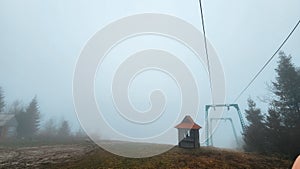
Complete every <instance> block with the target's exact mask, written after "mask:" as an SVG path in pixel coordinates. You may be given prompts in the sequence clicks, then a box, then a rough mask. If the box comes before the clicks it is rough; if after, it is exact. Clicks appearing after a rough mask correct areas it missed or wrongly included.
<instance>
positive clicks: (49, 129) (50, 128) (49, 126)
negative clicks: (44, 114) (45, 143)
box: [41, 119, 58, 138]
mask: <svg viewBox="0 0 300 169" xmlns="http://www.w3.org/2000/svg"><path fill="white" fill-rule="evenodd" d="M57 133H58V131H57V128H56V126H55V122H54V120H53V119H49V120H48V121H47V122H46V123H45V126H44V129H43V130H42V131H41V135H42V136H44V137H50V138H54V137H56V135H57Z"/></svg>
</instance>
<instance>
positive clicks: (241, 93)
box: [234, 20, 300, 102]
mask: <svg viewBox="0 0 300 169" xmlns="http://www.w3.org/2000/svg"><path fill="white" fill-rule="evenodd" d="M299 24H300V20H298V22H297V24H296V25H295V26H294V28H293V29H292V31H291V32H290V33H289V35H288V36H287V37H286V38H285V40H284V41H283V42H282V43H281V45H280V46H279V48H278V49H277V50H276V51H275V52H274V54H273V55H272V56H271V57H270V59H269V60H268V61H267V62H266V63H265V64H264V65H263V67H262V68H261V69H260V70H259V71H258V72H257V73H256V74H255V76H254V77H253V78H252V80H251V81H250V82H249V83H248V84H247V86H246V87H245V88H244V89H243V90H242V91H241V92H240V94H239V95H238V96H237V97H236V99H235V100H234V102H237V101H238V100H239V99H240V97H241V96H242V95H243V94H244V93H245V91H246V90H247V89H248V88H249V87H250V86H251V84H252V83H253V82H254V81H255V80H256V79H257V77H258V76H259V75H260V74H261V73H262V72H263V70H264V69H265V68H266V67H267V65H268V64H269V63H270V62H271V61H272V60H273V59H274V57H275V56H276V54H277V53H278V52H279V51H280V50H281V48H282V47H283V46H284V44H285V43H286V42H287V41H288V39H289V38H290V37H291V36H292V34H293V33H294V31H295V30H296V29H297V27H298V26H299Z"/></svg>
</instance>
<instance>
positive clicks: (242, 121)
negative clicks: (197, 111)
mask: <svg viewBox="0 0 300 169" xmlns="http://www.w3.org/2000/svg"><path fill="white" fill-rule="evenodd" d="M216 107H227V108H228V109H230V107H234V108H235V109H236V111H237V113H238V116H239V118H240V123H241V126H242V129H243V132H245V128H246V127H245V122H244V119H243V116H242V113H241V110H240V108H239V105H238V104H217V105H206V106H205V131H206V133H205V134H206V146H209V143H210V142H209V139H210V137H211V136H209V128H208V127H209V124H208V112H209V109H210V108H216Z"/></svg>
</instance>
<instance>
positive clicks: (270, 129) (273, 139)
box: [266, 108, 285, 153]
mask: <svg viewBox="0 0 300 169" xmlns="http://www.w3.org/2000/svg"><path fill="white" fill-rule="evenodd" d="M284 135H285V134H284V127H283V126H282V119H281V117H280V113H279V112H278V111H276V110H275V108H269V110H268V115H267V117H266V138H267V139H266V140H267V143H266V149H267V151H268V152H269V153H283V152H284V140H285V136H284Z"/></svg>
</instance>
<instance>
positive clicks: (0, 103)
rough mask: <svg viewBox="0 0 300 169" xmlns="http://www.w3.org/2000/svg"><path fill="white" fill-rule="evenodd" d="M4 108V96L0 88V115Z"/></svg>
mask: <svg viewBox="0 0 300 169" xmlns="http://www.w3.org/2000/svg"><path fill="white" fill-rule="evenodd" d="M4 107H5V101H4V94H3V91H2V88H1V87H0V113H2V112H3V111H4Z"/></svg>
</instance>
